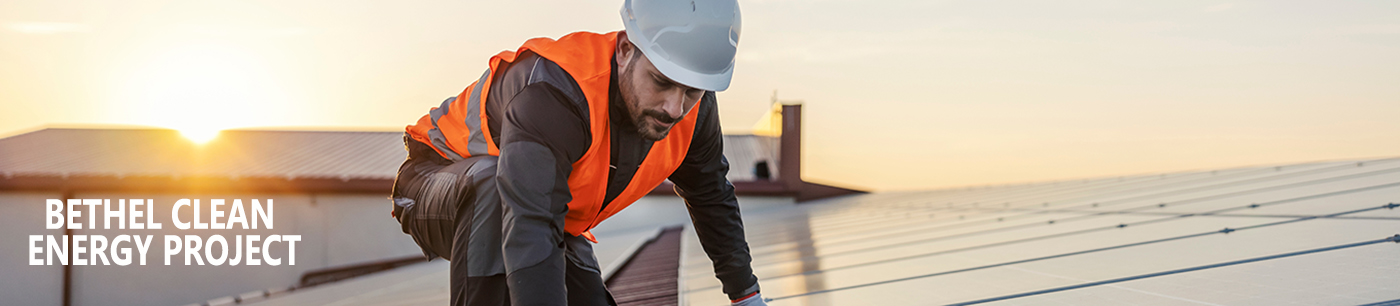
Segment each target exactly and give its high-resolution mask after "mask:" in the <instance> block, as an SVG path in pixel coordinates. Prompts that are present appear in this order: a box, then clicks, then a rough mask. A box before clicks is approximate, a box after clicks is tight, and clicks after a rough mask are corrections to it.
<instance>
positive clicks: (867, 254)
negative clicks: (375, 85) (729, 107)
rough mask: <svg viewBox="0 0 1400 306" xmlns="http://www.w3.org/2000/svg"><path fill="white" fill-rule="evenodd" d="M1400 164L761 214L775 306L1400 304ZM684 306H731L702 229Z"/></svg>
mask: <svg viewBox="0 0 1400 306" xmlns="http://www.w3.org/2000/svg"><path fill="white" fill-rule="evenodd" d="M1393 203H1400V159H1376V160H1366V161H1342V162H1321V163H1309V164H1297V165H1285V166H1271V167H1253V168H1236V169H1223V170H1215V171H1198V172H1187V173H1172V174H1164V175H1142V176H1133V177H1121V178H1103V179H1089V180H1078V181H1064V182H1052V183H1034V184H1018V185H1004V186H988V187H977V188H956V189H945V190H933V191H916V192H888V193H874V194H869V195H861V196H853V197H847V198H841V199H835V200H827V201H823V202H820V203H814V204H807V205H800V206H797V207H792V208H787V209H782V210H774V211H766V212H763V213H756V214H748V215H745V224H748V225H749V228H748V235H749V243H750V245H751V248H752V253H753V255H754V261H753V263H754V273H755V274H757V275H758V277H759V279H760V280H761V282H762V284H763V292H764V296H765V297H768V298H770V299H773V301H772V302H771V303H770V304H772V305H856V304H885V305H939V304H959V303H974V304H982V303H987V304H1009V305H1019V304H1032V305H1056V304H1070V305H1086V304H1113V305H1122V304H1193V303H1194V304H1205V305H1213V304H1218V305H1236V304H1261V305H1262V304H1267V305H1281V304H1304V305H1318V304H1341V305H1358V304H1367V303H1378V302H1385V301H1392V300H1395V299H1396V298H1400V286H1396V285H1394V284H1397V283H1400V279H1397V278H1400V273H1396V272H1400V271H1397V267H1400V263H1397V261H1395V260H1393V259H1394V258H1400V245H1397V244H1396V243H1394V242H1397V240H1400V236H1397V234H1400V209H1396V208H1397V207H1400V204H1393ZM686 243H687V246H686V247H685V252H687V255H686V256H685V258H686V261H685V262H684V263H683V266H682V272H683V274H684V275H683V276H682V282H683V284H682V286H683V288H685V293H684V294H685V298H686V299H687V300H688V301H689V302H690V303H691V304H693V305H722V304H723V303H724V302H725V301H724V300H723V294H722V293H720V292H719V287H718V285H719V283H718V281H716V280H715V279H714V277H713V272H712V270H711V269H710V267H709V262H708V260H707V259H706V258H705V257H704V255H703V253H701V252H699V251H698V250H699V246H698V241H697V240H696V239H695V238H694V236H693V234H691V235H687V238H686Z"/></svg>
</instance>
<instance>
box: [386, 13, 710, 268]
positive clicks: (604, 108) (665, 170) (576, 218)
mask: <svg viewBox="0 0 1400 306" xmlns="http://www.w3.org/2000/svg"><path fill="white" fill-rule="evenodd" d="M616 42H617V32H612V33H607V34H597V33H588V32H575V33H571V34H569V35H565V36H564V37H560V38H559V40H558V41H555V40H552V39H548V38H535V39H531V40H529V41H526V42H525V44H524V45H523V46H521V47H520V48H519V49H517V50H516V51H502V52H501V53H499V54H496V56H493V57H491V61H490V63H489V65H490V68H489V69H488V70H487V71H486V73H484V74H483V75H482V76H481V79H479V80H477V82H476V83H473V84H472V86H470V87H468V88H467V89H466V90H465V91H463V92H462V94H460V95H458V96H457V97H454V98H449V99H447V101H443V103H442V105H441V106H439V107H437V108H434V109H433V110H432V111H430V112H429V113H428V114H427V115H424V116H423V118H420V119H419V120H418V123H417V124H415V125H410V126H408V128H407V132H408V134H409V135H410V137H412V138H413V139H414V140H417V141H418V142H422V143H425V144H429V145H431V146H432V147H433V149H435V150H437V151H438V153H439V154H441V155H442V156H443V157H445V158H448V159H452V160H454V161H456V160H461V159H462V158H465V157H470V156H476V155H481V154H487V155H500V149H499V148H497V147H496V141H495V140H494V139H491V131H490V129H489V125H488V124H487V118H486V114H485V112H483V111H481V110H482V109H484V108H485V103H486V101H485V100H484V99H485V97H488V95H487V91H488V90H489V89H490V87H491V86H489V84H491V81H492V78H493V76H494V75H495V74H496V73H495V72H497V71H499V69H500V68H502V67H509V64H510V63H512V62H514V61H515V59H516V55H518V54H521V53H523V52H525V51H530V52H533V53H535V54H536V55H539V56H540V57H543V58H546V59H549V60H551V61H553V62H554V63H555V64H558V65H559V67H560V68H563V69H564V71H565V72H568V73H569V75H570V76H571V77H573V79H574V81H575V82H577V83H578V85H579V88H580V89H582V90H583V96H584V99H586V100H587V101H588V120H589V122H588V126H589V132H590V134H591V136H592V139H590V143H589V147H588V151H586V152H584V154H583V157H582V158H580V159H579V160H578V161H576V162H574V163H573V170H572V172H571V173H570V174H569V180H568V183H569V193H570V195H571V196H572V200H571V201H570V202H569V204H568V205H569V212H568V214H567V215H566V216H565V221H564V231H565V232H567V233H569V234H570V235H574V236H578V235H583V236H585V237H588V238H589V240H593V238H592V235H591V234H589V233H588V230H589V229H592V228H593V227H594V226H597V225H598V223H599V222H602V221H603V220H604V219H607V218H608V217H611V216H612V215H614V214H617V212H618V211H621V210H622V209H623V208H626V207H627V206H628V205H631V204H632V202H636V201H637V200H638V199H641V198H642V196H645V195H646V194H647V193H649V192H651V190H652V189H655V188H656V186H658V185H661V183H662V182H663V181H665V180H666V178H667V177H669V176H670V175H671V173H672V172H675V171H676V168H678V167H680V164H681V161H683V160H684V159H685V155H686V152H687V150H689V149H690V140H691V137H692V136H693V135H694V131H695V122H696V117H697V115H696V114H697V113H699V112H698V111H694V108H695V107H692V109H691V110H690V111H689V112H687V113H686V115H685V116H684V117H683V119H681V120H680V121H678V122H676V123H675V125H673V126H672V127H671V131H670V132H669V133H670V134H668V136H666V138H665V139H662V140H660V141H657V142H655V143H654V144H652V147H651V150H650V151H648V152H647V156H646V159H644V160H643V161H642V163H641V165H640V166H639V167H638V169H637V173H636V174H635V175H634V176H633V177H632V180H631V182H629V183H628V184H627V187H626V188H624V189H623V190H622V193H620V194H618V195H617V197H616V198H614V199H613V200H612V202H609V203H608V205H606V208H605V207H604V205H603V200H604V198H605V197H606V196H607V189H608V179H609V178H608V170H609V161H610V160H611V154H612V148H611V145H612V141H611V137H612V129H611V128H610V123H611V121H609V119H608V117H609V115H610V114H609V112H608V103H609V102H608V87H609V85H610V82H611V80H610V79H609V78H610V77H611V73H612V56H613V49H614V48H615V46H616ZM459 101H466V102H467V103H459ZM696 106H697V107H698V106H699V103H696ZM462 152H466V153H467V154H461V153H462ZM454 155H455V156H454Z"/></svg>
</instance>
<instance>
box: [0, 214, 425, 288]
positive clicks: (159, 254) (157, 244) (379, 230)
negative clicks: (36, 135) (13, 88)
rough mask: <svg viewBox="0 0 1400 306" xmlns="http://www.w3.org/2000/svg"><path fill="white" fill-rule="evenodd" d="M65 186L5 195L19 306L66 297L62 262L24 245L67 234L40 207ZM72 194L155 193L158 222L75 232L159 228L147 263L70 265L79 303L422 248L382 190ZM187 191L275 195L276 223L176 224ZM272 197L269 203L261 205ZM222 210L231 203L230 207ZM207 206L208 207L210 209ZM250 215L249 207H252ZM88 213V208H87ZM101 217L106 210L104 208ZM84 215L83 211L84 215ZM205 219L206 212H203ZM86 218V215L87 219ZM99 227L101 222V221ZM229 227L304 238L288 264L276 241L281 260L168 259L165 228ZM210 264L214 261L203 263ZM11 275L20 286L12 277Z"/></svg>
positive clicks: (255, 278)
mask: <svg viewBox="0 0 1400 306" xmlns="http://www.w3.org/2000/svg"><path fill="white" fill-rule="evenodd" d="M57 197H58V194H16V193H0V199H3V203H0V205H3V207H4V210H5V211H6V212H10V213H6V214H3V215H0V229H3V230H4V234H3V235H0V243H4V244H3V246H0V249H3V250H5V252H3V253H2V254H0V275H25V277H23V278H17V277H0V284H4V286H0V295H3V300H5V301H6V302H5V303H7V304H8V303H10V302H14V301H21V302H19V303H17V304H19V305H53V304H58V303H59V301H61V294H62V290H63V287H62V267H61V266H28V264H27V261H25V260H24V255H25V254H27V253H26V252H27V249H25V248H23V247H22V246H23V243H24V242H26V240H25V239H26V237H27V235H30V234H53V235H61V234H62V230H47V231H46V230H44V226H43V220H42V218H43V216H44V213H43V209H44V207H43V205H44V199H46V198H57ZM74 197H75V198H96V199H112V200H114V201H115V200H116V199H122V198H133V197H134V198H148V199H154V200H155V203H157V206H156V208H155V212H156V214H155V217H156V222H160V223H162V224H163V225H164V228H163V229H161V230H132V229H126V230H121V229H117V228H115V227H113V228H112V229H100V228H99V229H80V230H74V234H77V235H106V236H107V237H108V239H111V238H113V237H115V236H116V235H121V234H130V235H143V236H144V235H153V236H154V238H155V241H154V242H152V244H151V246H150V250H149V251H148V254H147V255H146V260H147V265H146V266H139V265H138V263H133V264H132V265H131V266H124V267H123V266H73V276H74V282H73V290H74V305H178V304H187V303H199V302H203V301H206V300H209V299H213V298H218V297H223V296H229V295H236V294H240V293H244V292H249V291H255V290H261V289H266V288H271V287H285V286H290V285H293V284H295V283H296V281H297V280H298V279H299V277H300V276H301V274H302V273H303V272H305V271H307V270H313V269H319V268H325V267H329V266H337V265H346V264H353V263H358V262H365V261H371V260H378V259H384V258H390V257H399V256H411V255H417V254H421V253H420V252H419V251H418V248H417V247H416V246H415V245H414V244H413V240H412V239H411V238H409V237H408V236H407V235H404V234H402V232H401V231H400V230H399V227H398V223H397V222H395V221H394V220H393V219H392V218H390V217H389V213H388V212H389V205H390V204H389V202H388V200H387V199H385V197H384V196H383V195H372V194H366V195H357V194H333V195H310V194H262V195H257V194H222V195H220V194H208V195H159V194H121V193H78V194H75V195H74ZM180 198H191V199H195V198H197V199H202V202H203V203H204V207H205V209H206V210H207V209H208V199H228V200H230V201H231V200H232V199H243V200H244V202H245V203H244V204H245V206H247V205H249V203H247V202H248V200H249V199H260V200H261V201H265V199H273V201H274V203H275V204H274V205H275V206H274V214H275V215H274V221H273V222H274V223H273V226H274V228H273V229H266V228H260V229H257V230H252V229H248V230H242V229H229V230H178V229H176V228H175V226H174V223H173V222H171V220H170V211H171V208H172V206H173V204H174V203H175V201H176V200H178V199H180ZM264 205H265V204H264ZM224 209H229V208H228V206H227V205H226V206H224ZM207 213H208V212H207V211H205V212H204V214H206V215H207ZM249 213H251V211H250V212H249ZM84 214H86V212H84ZM191 214H192V212H191V210H190V209H189V208H184V209H181V215H182V216H181V219H182V220H183V221H186V222H188V221H190V219H191V218H192V217H191ZM98 216H99V217H100V216H101V213H99V214H98ZM83 217H86V215H84V216H83ZM204 221H205V222H208V220H207V218H206V219H205V220H204ZM84 223H85V221H84ZM98 224H99V226H100V224H101V223H100V222H99V223H98ZM214 234H218V235H223V236H224V237H225V238H226V239H228V240H229V241H230V243H232V242H233V241H234V238H233V237H234V235H261V236H263V237H266V236H267V235H274V234H280V235H301V236H302V237H301V239H302V240H301V241H300V242H298V243H297V246H296V248H297V250H296V255H297V258H296V260H297V263H296V265H295V266H288V265H287V263H288V262H287V261H288V258H286V255H285V254H286V252H287V250H286V249H285V248H286V244H285V243H282V244H280V245H279V246H278V247H275V248H273V249H274V250H273V254H275V255H277V256H278V257H281V258H282V260H283V263H282V265H281V266H276V267H274V266H267V265H262V266H246V265H239V266H228V265H223V266H217V267H216V266H210V265H205V266H199V265H190V266H186V265H184V258H183V255H180V256H174V257H172V258H171V260H172V262H171V265H170V266H165V265H164V264H163V261H164V256H163V253H164V251H163V250H164V249H163V247H164V245H163V242H164V241H163V236H164V235H199V236H201V237H203V238H208V237H209V236H210V235H214ZM206 264H208V263H207V262H206ZM12 283H13V284H12Z"/></svg>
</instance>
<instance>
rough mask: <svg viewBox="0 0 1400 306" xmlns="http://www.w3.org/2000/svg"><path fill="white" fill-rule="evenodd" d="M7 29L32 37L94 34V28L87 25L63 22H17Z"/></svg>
mask: <svg viewBox="0 0 1400 306" xmlns="http://www.w3.org/2000/svg"><path fill="white" fill-rule="evenodd" d="M6 28H9V29H10V30H11V31H15V32H19V33H21V34H30V35H52V34H65V33H87V32H92V27H91V26H88V25H86V24H80V23H63V22H17V23H11V24H9V25H7V26H6Z"/></svg>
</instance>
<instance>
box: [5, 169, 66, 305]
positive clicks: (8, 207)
mask: <svg viewBox="0 0 1400 306" xmlns="http://www.w3.org/2000/svg"><path fill="white" fill-rule="evenodd" d="M58 196H59V194H58V193H28V192H24V193H16V192H5V193H0V275H3V276H0V301H3V304H6V305H59V304H62V303H63V266H57V265H54V266H30V265H29V260H27V259H25V257H26V256H28V255H29V248H28V247H25V246H24V245H25V244H26V243H28V242H29V235H54V236H55V237H57V236H59V235H63V230H61V229H56V230H46V229H44V199H49V198H57V197H58ZM54 260H58V258H54Z"/></svg>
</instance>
